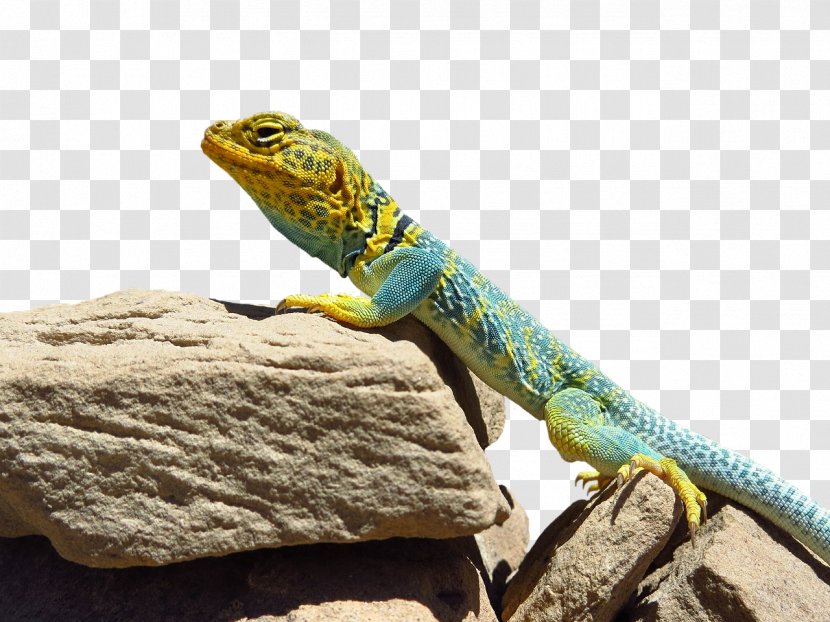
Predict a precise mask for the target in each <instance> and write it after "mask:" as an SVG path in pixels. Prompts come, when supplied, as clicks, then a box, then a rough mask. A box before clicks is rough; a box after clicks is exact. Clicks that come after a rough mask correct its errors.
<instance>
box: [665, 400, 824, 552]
mask: <svg viewBox="0 0 830 622" xmlns="http://www.w3.org/2000/svg"><path fill="white" fill-rule="evenodd" d="M654 414H655V415H656V413H654ZM657 417H658V418H659V419H663V417H661V416H659V415H657ZM663 421H665V423H664V424H663V425H662V426H660V427H662V428H664V429H663V430H661V432H662V433H658V434H656V435H655V436H652V437H651V438H650V439H649V444H650V445H651V446H652V447H653V448H654V449H657V450H658V451H661V452H663V453H664V454H665V455H666V456H669V457H671V458H675V459H676V460H677V463H678V465H680V467H681V468H682V469H683V470H684V471H685V472H686V474H687V475H688V476H689V478H690V479H691V480H692V482H694V483H695V484H696V485H698V486H700V487H701V488H708V489H709V490H713V491H715V492H717V493H720V494H722V495H723V496H725V497H728V498H730V499H732V500H734V501H737V502H738V503H741V504H743V505H745V506H747V507H749V508H751V509H753V510H755V511H756V512H758V513H759V514H761V515H762V516H764V517H766V518H767V519H769V520H770V521H771V522H772V523H774V524H775V525H777V526H778V527H780V528H781V529H783V530H784V531H786V532H788V533H790V534H792V535H793V536H795V537H796V538H797V539H798V540H800V541H801V542H802V543H803V544H805V545H806V546H807V547H809V548H810V549H811V550H812V551H813V552H815V553H816V554H817V555H818V556H819V557H820V558H821V559H822V560H824V561H825V562H826V563H827V564H830V512H828V511H827V510H826V509H824V508H823V507H821V506H820V505H818V504H817V503H816V502H815V501H813V500H812V499H810V497H808V496H807V495H805V494H804V493H803V492H802V491H801V490H800V489H798V488H797V487H796V486H794V485H792V484H790V483H789V482H787V481H784V480H783V479H781V478H780V477H779V476H778V475H776V474H775V473H773V472H772V471H770V470H769V469H767V468H766V467H763V466H761V465H759V464H757V463H755V462H753V461H752V460H750V459H749V458H747V457H746V456H743V455H741V454H739V453H736V452H733V451H730V450H728V449H725V448H723V447H721V446H719V445H717V444H716V443H715V442H713V441H711V440H709V439H708V438H706V437H704V436H701V435H700V434H697V433H696V432H692V431H691V430H688V429H686V428H681V427H680V426H678V425H676V424H675V423H674V422H672V421H669V420H666V419H663ZM652 430H653V428H652ZM659 439H662V440H663V441H664V442H663V443H661V442H659ZM669 439H671V440H669ZM678 448H680V451H678Z"/></svg>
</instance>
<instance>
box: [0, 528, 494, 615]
mask: <svg viewBox="0 0 830 622" xmlns="http://www.w3.org/2000/svg"><path fill="white" fill-rule="evenodd" d="M0 611H2V612H3V618H4V619H8V620H120V621H122V622H131V621H141V622H143V621H144V620H177V621H188V620H192V621H194V622H195V621H197V620H199V621H201V620H222V621H233V620H239V621H240V622H241V621H243V620H245V621H247V622H250V621H254V620H261V621H265V620H268V621H271V622H279V621H285V622H289V621H290V622H314V621H318V620H319V621H325V622H333V621H341V620H343V621H345V620H349V621H361V622H363V621H365V622H396V621H401V622H410V621H412V622H417V621H422V620H423V621H435V620H441V621H444V620H453V621H458V622H462V621H463V622H472V621H476V620H486V621H487V622H496V619H497V618H496V615H495V613H494V612H493V609H492V607H491V606H490V603H489V602H488V601H487V595H486V592H485V589H484V585H483V583H482V581H481V577H480V576H479V574H478V571H477V570H476V568H475V567H474V566H473V564H472V563H471V562H470V560H469V559H467V558H466V557H464V556H463V555H461V554H460V553H459V552H458V551H457V550H456V548H455V547H454V546H452V545H451V541H436V540H419V539H391V540H384V541H381V542H363V543H357V544H318V545H305V546H297V547H285V548H281V549H270V550H269V549H264V550H258V551H249V552H246V553H236V554H233V555H228V556H226V557H221V558H206V559H199V560H196V561H190V562H184V563H181V564H173V565H169V566H163V567H159V568H146V567H144V568H141V567H139V568H126V569H109V568H105V569H102V568H87V567H85V566H80V565H78V564H73V563H70V562H67V561H65V560H63V559H61V558H60V557H58V556H57V555H56V554H55V552H54V550H53V549H52V548H51V547H50V546H49V544H48V542H47V541H46V540H45V539H44V538H40V537H29V538H19V539H16V540H0Z"/></svg>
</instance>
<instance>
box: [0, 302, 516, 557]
mask: <svg viewBox="0 0 830 622" xmlns="http://www.w3.org/2000/svg"><path fill="white" fill-rule="evenodd" d="M243 307H244V306H240V305H230V304H228V305H223V304H220V303H218V302H214V301H210V300H206V299H203V298H200V297H198V296H193V295H185V294H175V293H169V292H160V291H143V290H129V291H125V292H118V293H115V294H112V295H109V296H105V297H103V298H100V299H97V300H92V301H89V302H85V303H81V304H78V305H66V306H54V307H46V308H40V309H36V310H34V311H30V312H18V313H9V314H3V315H0V405H2V406H0V535H3V536H23V535H29V534H42V535H45V536H47V537H48V538H49V539H50V540H51V542H52V544H53V545H54V546H55V547H56V549H57V550H58V552H59V553H60V554H61V555H62V556H64V557H66V558H67V559H70V560H72V561H76V562H79V563H83V564H86V565H89V566H99V567H124V566H132V565H159V564H167V563H171V562H176V561H182V560H188V559H194V558H197V557H203V556H209V555H222V554H226V553H229V552H235V551H243V550H250V549H256V548H260V547H276V546H285V545H294V544H302V543H316V542H351V541H359V540H370V539H380V538H388V537H393V536H407V537H419V536H429V537H433V538H447V537H454V536H459V535H464V534H472V533H475V532H478V531H481V530H483V529H485V528H487V527H488V526H490V525H492V524H493V523H497V522H501V521H503V520H505V519H506V518H507V516H508V513H509V509H508V507H507V503H506V502H505V499H504V497H503V495H502V494H501V492H500V491H499V489H498V487H497V486H496V483H495V481H494V480H493V476H492V473H491V470H490V467H489V465H488V464H487V461H486V459H485V457H484V455H483V452H482V451H481V450H480V447H479V443H482V444H486V443H487V439H492V438H494V436H497V429H498V428H499V427H500V425H501V423H500V417H503V414H502V415H498V414H496V413H494V412H493V409H494V407H495V408H496V409H498V407H500V406H501V405H502V403H503V402H502V401H501V399H500V398H494V397H493V396H492V395H490V396H487V397H486V398H484V399H478V398H477V395H480V393H476V391H475V388H474V387H475V385H474V382H473V380H472V379H471V376H470V375H469V372H467V376H466V377H465V376H464V375H463V373H464V372H465V371H466V370H464V369H463V368H462V367H461V366H460V364H458V363H457V361H455V359H454V357H453V356H452V355H451V354H450V353H449V350H447V349H446V348H445V347H444V346H443V345H442V344H440V343H438V342H437V340H435V338H433V337H432V336H431V335H430V333H429V331H427V330H426V329H425V328H423V327H422V326H421V325H420V324H419V323H418V322H416V321H415V320H411V321H410V322H408V323H407V322H401V323H398V324H396V325H394V326H393V327H390V328H389V330H388V331H385V330H375V331H357V330H354V329H351V328H346V327H343V326H340V325H338V324H336V323H334V322H332V321H330V320H328V319H325V318H322V317H319V316H312V315H306V314H288V315H284V316H272V317H265V318H264V319H261V320H259V321H255V320H253V319H250V318H249V317H245V316H244V315H239V314H238V313H230V312H229V311H228V308H230V309H232V310H235V311H241V312H245V313H247V314H248V315H257V314H259V315H261V316H267V315H268V314H269V312H266V311H263V310H261V309H260V310H258V309H257V308H250V307H245V308H243ZM407 324H408V326H407ZM425 351H426V352H427V353H428V354H430V355H432V356H434V357H435V358H436V359H437V360H438V363H437V366H436V363H433V362H432V361H431V360H430V358H428V356H427V355H425V353H424V352H425ZM453 375H454V376H453ZM448 378H449V379H448ZM459 378H460V379H461V380H462V381H463V382H460V381H459ZM448 382H452V383H453V386H454V390H453V389H451V388H450V386H449V385H448V384H447V383H448ZM459 400H460V401H461V403H463V404H465V406H466V411H467V416H469V417H470V418H471V423H468V421H467V419H466V418H465V413H464V411H463V410H462V408H461V407H460V406H459ZM488 421H489V422H490V423H489V427H488V423H487V422H488ZM474 430H475V432H474ZM477 438H478V442H477Z"/></svg>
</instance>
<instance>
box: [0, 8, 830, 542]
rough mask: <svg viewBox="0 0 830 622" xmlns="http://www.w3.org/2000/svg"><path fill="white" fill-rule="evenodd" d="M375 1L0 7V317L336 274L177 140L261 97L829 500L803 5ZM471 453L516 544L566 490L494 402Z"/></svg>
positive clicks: (690, 407) (532, 301) (657, 392)
mask: <svg viewBox="0 0 830 622" xmlns="http://www.w3.org/2000/svg"><path fill="white" fill-rule="evenodd" d="M119 4H120V6H119ZM391 4H392V6H391V8H390V6H389V4H388V3H385V2H374V1H372V2H359V3H358V2H357V1H355V0H346V1H343V0H337V1H332V2H331V4H329V3H328V2H320V1H310V0H303V1H302V2H301V1H299V0H292V1H278V2H271V3H269V2H263V1H261V0H259V1H246V2H244V3H243V4H239V3H237V2H231V1H228V0H214V1H212V2H209V3H208V2H201V1H196V0H182V1H180V2H178V1H167V0H164V1H162V0H157V1H151V2H124V3H116V2H110V1H101V0H98V1H93V2H91V3H88V2H77V1H64V2H60V3H59V2H57V1H56V0H54V1H51V0H49V1H48V0H34V1H32V2H24V1H10V0H4V1H3V12H2V13H3V17H2V19H0V310H13V309H25V308H29V307H31V306H37V305H43V304H47V303H52V302H56V301H62V302H73V301H78V300H83V299H87V298H90V297H94V296H99V295H102V294H105V293H108V292H111V291H114V290H117V289H121V288H126V287H152V288H165V289H171V290H184V291H189V292H196V293H198V294H202V295H205V296H211V297H214V298H220V299H228V300H243V301H247V302H254V303H257V302H259V303H265V302H268V303H273V302H275V301H276V300H278V299H280V298H282V297H283V296H284V295H286V294H288V293H296V292H304V293H320V292H324V291H354V290H353V289H352V288H351V286H350V284H349V283H348V282H346V281H343V280H341V279H339V278H338V277H337V276H336V275H335V274H334V273H333V272H331V271H330V270H329V269H328V268H326V267H325V266H323V265H322V264H319V263H317V262H316V261H315V260H312V259H310V258H308V257H306V256H304V255H303V254H301V252H300V251H299V250H297V249H296V248H294V247H293V246H292V245H291V244H290V243H288V242H286V241H285V240H284V239H283V238H282V237H281V236H280V235H279V234H278V233H276V232H275V231H274V230H272V229H271V228H270V227H269V226H268V225H267V222H266V221H265V219H264V218H263V217H262V216H261V215H260V213H259V212H258V211H257V210H256V208H255V207H254V205H253V204H252V203H251V202H250V201H249V200H248V199H247V197H245V196H244V195H242V194H241V192H240V190H239V189H238V188H237V187H236V185H235V184H234V183H233V182H232V181H230V180H229V179H228V178H227V177H226V175H225V174H224V173H223V172H222V171H220V170H219V169H218V168H217V167H215V166H213V165H211V164H210V163H209V161H208V160H207V158H205V157H204V156H203V155H202V154H201V152H200V151H199V142H200V139H201V134H202V131H203V130H204V128H205V127H206V126H207V125H208V123H209V122H210V121H211V120H214V119H220V118H224V119H235V118H238V117H241V116H246V115H248V114H251V113H254V112H258V111H261V110H268V109H278V110H284V111H288V112H291V113H293V114H295V115H296V116H298V117H299V118H300V119H302V120H303V122H304V123H305V124H306V125H307V126H310V127H320V128H324V129H328V130H330V131H331V132H332V133H333V134H335V135H336V136H338V137H339V138H340V139H341V140H343V141H344V142H345V143H347V144H348V145H350V146H351V147H353V148H354V149H355V150H356V151H357V152H358V153H359V155H360V157H361V160H362V161H363V162H364V164H365V165H366V166H367V168H368V169H369V170H370V171H371V172H372V173H373V174H374V175H375V176H376V177H377V178H378V180H379V181H381V182H382V183H383V184H384V186H385V187H386V188H387V189H388V190H389V191H390V192H391V193H392V194H393V196H395V197H396V198H397V199H398V201H399V203H400V204H401V205H402V207H403V208H404V209H405V210H406V211H408V213H410V214H411V215H412V216H413V217H415V218H416V220H419V221H420V222H422V223H423V224H425V225H426V226H427V227H428V228H429V229H431V230H432V231H433V232H435V233H436V234H437V235H439V236H440V237H442V238H444V239H446V240H448V241H449V242H450V243H451V244H452V245H453V246H454V247H456V248H457V249H458V250H460V251H461V252H462V253H463V254H465V255H466V256H467V257H469V258H470V259H472V260H473V261H474V262H476V263H477V264H478V265H479V266H481V268H482V269H483V271H484V272H485V273H486V274H487V275H488V276H490V277H491V278H493V279H494V280H495V281H496V282H497V283H499V284H500V285H502V286H503V287H504V288H505V289H507V290H508V291H509V292H510V293H511V294H512V295H513V297H514V298H516V299H517V300H519V301H520V302H522V303H523V304H524V305H525V306H527V307H528V308H529V309H530V310H531V311H532V312H533V313H535V314H536V315H537V316H538V317H540V319H541V320H542V321H543V322H544V323H545V324H546V325H547V326H549V327H551V328H553V329H554V330H555V331H556V332H557V334H558V335H560V336H561V337H562V338H564V339H565V340H566V341H567V342H569V343H570V344H571V345H572V346H574V347H575V348H576V349H577V350H578V351H580V352H581V353H583V354H584V355H586V356H588V357H589V358H592V359H595V360H597V361H598V362H599V363H600V364H601V366H602V368H603V369H604V370H606V371H607V372H608V373H609V374H610V375H611V376H612V377H613V378H615V379H616V380H618V381H619V382H620V383H621V384H622V385H625V386H628V387H630V388H631V389H632V390H633V392H634V393H635V394H636V395H637V396H638V397H639V398H641V399H643V400H644V401H646V402H647V403H650V404H652V405H654V406H656V407H658V408H660V410H661V411H662V412H663V413H664V414H665V415H667V416H669V417H671V418H673V419H675V420H677V421H679V422H681V423H682V424H683V425H689V426H691V427H692V428H693V429H695V430H698V431H700V432H702V433H704V434H706V435H708V436H710V437H714V438H716V439H719V440H720V441H721V442H722V443H723V444H725V445H727V446H729V447H731V448H733V449H737V450H739V451H743V452H748V453H749V455H751V456H752V457H753V458H754V459H756V460H758V461H760V462H762V463H764V464H766V465H768V466H770V467H771V468H773V469H775V470H776V471H779V472H780V473H782V474H783V476H784V477H786V478H788V479H790V480H792V481H794V482H795V483H796V484H797V485H799V486H801V487H802V488H803V489H804V490H805V491H807V492H809V493H811V494H812V495H813V496H815V497H816V498H818V499H819V500H820V501H822V502H823V504H824V505H830V278H828V277H830V209H828V208H830V2H826V1H824V0H813V1H811V2H808V1H805V0H795V1H793V0H787V2H781V3H780V4H779V3H778V2H771V1H769V0H753V1H752V2H751V3H750V2H749V1H748V0H747V1H741V2H736V1H724V2H716V1H714V0H694V1H692V2H690V1H689V0H686V1H685V2H684V1H681V0H673V1H672V2H669V3H659V2H658V0H633V1H632V2H631V3H628V2H604V3H602V10H600V2H599V1H598V0H577V1H574V2H571V3H567V2H539V1H529V0H514V1H513V2H507V1H499V2H492V1H491V2H482V3H480V4H479V3H478V2H474V1H470V0H466V1H459V0H454V1H453V2H452V3H451V4H450V3H449V2H445V1H444V0H433V1H428V2H416V1H414V0H396V1H395V2H394V3H391ZM661 4H662V6H661ZM241 6H242V7H243V8H244V10H241V8H240V7H241ZM488 455H489V457H490V460H491V463H492V465H493V468H494V471H495V473H496V476H497V478H499V480H501V481H504V482H505V483H507V484H508V485H509V486H510V487H511V488H512V489H513V491H514V492H515V493H516V495H517V496H518V498H519V499H520V501H521V502H522V503H523V504H524V505H525V506H526V507H527V509H528V511H529V514H530V517H531V530H532V534H533V535H534V536H535V535H536V534H537V533H538V531H539V529H540V528H541V527H543V526H544V525H545V524H547V523H548V522H549V521H550V520H551V519H552V518H553V516H554V515H555V514H557V513H558V512H559V511H561V510H562V509H563V508H564V507H566V506H567V505H568V503H569V502H570V501H571V500H572V499H574V498H577V497H579V496H580V494H581V493H580V492H579V491H578V490H576V489H574V488H573V487H572V485H571V480H572V478H573V476H574V475H575V473H576V472H577V471H578V470H580V468H584V465H567V464H566V463H564V462H562V461H561V460H560V459H559V457H558V455H557V454H556V452H555V451H553V450H552V449H551V448H550V447H549V445H548V442H547V440H546V438H545V434H544V429H543V427H541V425H540V424H539V423H538V422H537V421H536V420H534V419H532V418H531V417H530V416H529V415H527V414H526V413H523V412H522V411H521V410H520V409H518V408H516V407H512V406H511V411H510V421H509V424H508V426H507V429H506V431H505V433H504V435H503V437H502V438H501V440H500V441H499V442H498V443H497V444H496V445H495V446H494V447H493V448H491V449H490V450H488Z"/></svg>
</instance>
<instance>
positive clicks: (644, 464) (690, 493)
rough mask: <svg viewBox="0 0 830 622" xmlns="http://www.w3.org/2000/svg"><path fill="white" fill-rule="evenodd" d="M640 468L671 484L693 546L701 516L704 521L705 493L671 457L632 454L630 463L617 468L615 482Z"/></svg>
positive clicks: (621, 481) (619, 483)
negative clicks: (658, 457)
mask: <svg viewBox="0 0 830 622" xmlns="http://www.w3.org/2000/svg"><path fill="white" fill-rule="evenodd" d="M640 470H645V471H648V472H649V473H654V474H655V475H656V476H657V477H659V478H660V479H662V480H663V481H664V482H666V483H667V484H668V485H669V486H671V488H672V490H674V491H675V492H676V493H677V496H678V497H680V500H681V501H682V502H683V505H684V507H685V508H686V521H687V522H688V524H689V534H690V536H691V539H692V546H694V544H695V536H696V535H697V530H698V528H699V527H700V523H701V518H702V519H703V521H704V522H705V521H706V495H704V494H703V493H702V492H701V491H700V489H699V488H698V487H697V486H695V485H694V484H693V483H692V482H691V480H690V479H689V476H688V475H686V473H685V472H684V471H683V469H681V468H680V467H679V466H677V462H676V461H675V460H673V459H672V458H660V459H659V460H655V459H654V458H650V457H649V456H646V455H644V454H634V455H633V456H632V457H631V462H630V463H628V464H624V465H622V466H621V467H620V468H619V470H618V471H617V484H618V485H622V483H623V482H624V481H626V480H627V479H629V478H630V477H631V476H632V475H634V474H635V473H636V472H638V471H640Z"/></svg>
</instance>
